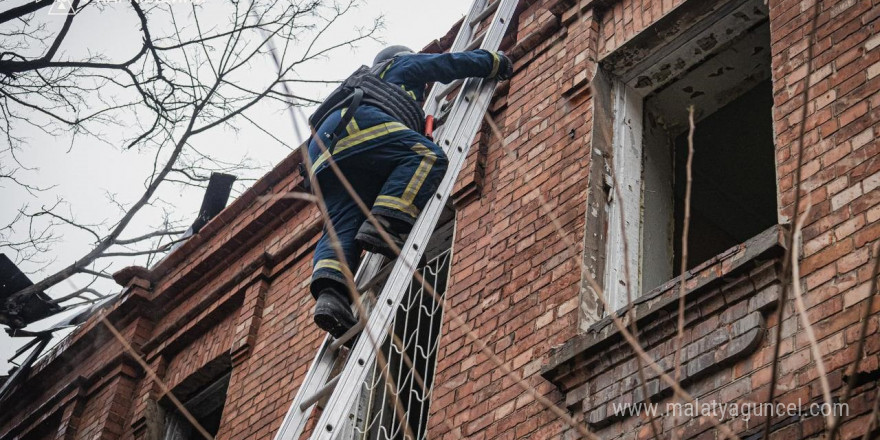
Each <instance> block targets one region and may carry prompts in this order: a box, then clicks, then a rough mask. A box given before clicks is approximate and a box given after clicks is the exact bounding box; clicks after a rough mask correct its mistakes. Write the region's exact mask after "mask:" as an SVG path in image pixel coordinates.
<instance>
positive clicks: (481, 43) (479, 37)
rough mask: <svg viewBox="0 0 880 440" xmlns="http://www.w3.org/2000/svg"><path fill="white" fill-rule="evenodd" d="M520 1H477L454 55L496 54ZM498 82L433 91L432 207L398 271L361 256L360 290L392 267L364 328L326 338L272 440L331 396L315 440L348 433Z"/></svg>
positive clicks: (293, 430) (296, 430)
mask: <svg viewBox="0 0 880 440" xmlns="http://www.w3.org/2000/svg"><path fill="white" fill-rule="evenodd" d="M517 4H518V0H494V1H493V0H475V1H474V3H473V4H472V5H471V9H470V12H468V15H467V17H465V19H464V21H463V23H462V25H461V28H460V29H459V32H458V35H457V36H456V38H455V41H454V43H453V45H452V48H451V50H450V52H460V51H465V50H472V49H477V48H482V49H486V50H490V51H495V50H498V47H499V46H500V44H501V40H502V38H503V37H504V34H505V33H506V31H507V27H508V24H509V23H510V21H511V20H512V19H513V14H514V11H515V9H516V6H517ZM493 14H494V15H493ZM489 16H492V19H491V21H490V22H489V25H488V27H486V26H483V27H482V28H485V31H482V32H478V31H479V30H480V29H479V28H481V26H480V23H481V22H483V21H484V20H485V19H486V18H488V17H489ZM496 85H497V81H495V80H489V79H482V78H469V79H466V80H457V81H454V82H452V83H450V84H446V85H443V84H439V83H438V84H436V85H435V86H434V87H433V88H432V90H431V93H430V94H429V96H428V98H427V100H426V101H425V106H424V109H425V113H426V114H428V115H438V114H440V115H442V116H440V118H438V119H445V123H443V125H442V126H441V127H440V128H438V130H437V135H436V142H437V145H439V146H440V147H441V148H443V150H444V151H445V152H446V155H447V157H448V159H449V165H448V168H447V171H446V175H445V176H444V177H443V180H442V181H441V183H440V186H439V187H438V189H437V192H436V194H435V197H433V198H432V199H431V200H430V201H429V202H428V204H427V205H426V206H425V209H424V211H423V212H422V214H421V215H420V216H419V218H418V220H417V221H416V223H415V225H414V226H413V229H412V231H411V233H410V234H409V237H408V239H407V241H406V243H405V244H404V246H403V249H401V253H400V256H399V257H398V258H397V260H396V261H395V263H394V265H393V267H391V265H386V266H387V267H385V268H383V263H384V262H385V260H386V259H385V258H384V257H383V256H381V255H379V254H373V253H368V254H367V256H366V257H365V258H364V261H363V262H362V263H361V265H360V267H359V268H358V270H357V273H356V275H355V284H356V285H357V286H358V290H359V291H361V292H362V293H363V292H364V291H365V290H367V289H368V288H372V287H374V286H375V284H377V283H378V281H377V280H379V279H381V278H382V277H383V276H384V272H386V271H387V268H388V267H391V271H390V275H388V278H387V280H386V281H385V285H384V287H383V288H382V294H381V295H380V296H379V298H378V300H377V302H376V305H375V307H374V308H373V310H372V311H371V312H370V316H369V319H368V320H367V321H366V323H365V324H364V320H363V319H361V321H360V322H359V325H356V326H355V327H354V328H353V329H352V330H350V331H349V332H348V333H346V334H345V335H343V336H342V337H340V338H339V339H334V338H333V337H332V336H330V335H327V336H326V337H325V338H324V342H323V343H322V344H321V347H320V348H319V349H318V352H317V354H316V356H315V359H314V360H313V361H312V364H311V366H310V367H309V370H308V372H307V373H306V376H305V378H304V379H303V383H302V385H300V387H299V390H298V391H297V394H296V397H295V398H294V400H293V403H292V404H291V406H290V409H289V410H288V411H287V415H286V416H285V417H284V421H283V422H282V424H281V428H280V429H279V430H278V433H277V434H276V435H275V440H298V439H299V438H300V436H301V434H302V432H303V430H304V429H305V426H306V424H307V422H308V420H309V417H310V416H311V413H312V409H313V408H314V406H315V404H316V403H318V402H319V401H320V400H322V399H323V398H325V397H327V395H330V398H329V400H328V402H327V404H326V405H325V407H324V410H323V413H322V414H321V417H320V419H319V420H318V422H317V425H316V426H315V428H314V431H313V432H312V435H311V438H312V439H335V438H339V436H340V435H341V434H342V432H343V431H344V430H345V429H344V424H345V421H346V420H347V419H348V418H349V416H350V414H349V413H351V412H352V408H353V407H354V404H355V401H356V400H357V398H358V392H357V390H359V389H360V388H359V387H360V386H361V384H362V383H363V382H364V381H365V380H366V378H367V375H368V372H369V368H370V366H371V365H372V363H373V362H375V360H376V353H375V351H374V350H376V349H378V348H374V347H373V346H372V341H371V338H370V337H369V335H372V337H373V338H375V340H376V342H377V344H380V345H381V344H382V343H383V342H384V339H385V337H387V335H386V333H387V332H386V329H387V328H388V326H389V325H390V323H391V319H392V317H393V315H394V313H395V311H396V310H397V308H398V307H399V305H400V302H401V300H402V298H403V296H404V294H405V292H406V290H407V287H408V286H409V284H410V282H411V281H412V277H413V271H414V270H415V268H416V266H417V264H418V262H419V260H420V258H421V256H422V254H423V252H424V251H425V248H426V246H427V244H428V241H429V240H430V238H431V234H432V232H433V231H434V228H435V227H436V226H437V222H438V220H439V218H440V214H441V213H442V211H443V208H444V206H445V205H446V201H447V199H448V198H449V195H450V193H451V192H452V188H453V186H454V184H455V180H456V178H457V177H458V173H459V171H461V168H462V166H463V165H464V162H465V158H466V157H467V153H468V150H469V149H470V145H471V142H472V140H473V138H474V136H476V134H477V131H478V130H479V129H480V126H481V125H482V122H483V116H484V115H485V113H486V110H487V109H488V107H489V103H490V101H491V99H492V95H493V94H494V92H495V87H496ZM459 88H460V89H459ZM456 89H459V92H458V94H457V95H455V97H454V99H453V100H452V101H451V103H450V101H449V98H448V97H449V95H451V94H452V92H454V91H455V90H456ZM450 104H451V105H450ZM380 272H382V273H380ZM361 330H363V331H365V332H369V333H368V334H365V335H362V337H360V338H358V341H357V343H356V344H355V345H354V347H353V348H352V349H351V350H350V351H349V353H348V358H347V360H346V364H345V367H344V368H343V370H342V372H341V373H340V374H339V375H337V376H335V377H332V378H331V377H330V375H331V373H332V371H333V370H334V366H335V365H336V362H337V358H338V356H339V352H340V350H341V349H342V347H343V345H344V344H345V343H346V342H347V341H348V340H349V339H351V338H353V337H354V336H355V335H356V334H357V333H359V332H360V331H361ZM352 415H353V414H352ZM404 423H405V422H404Z"/></svg>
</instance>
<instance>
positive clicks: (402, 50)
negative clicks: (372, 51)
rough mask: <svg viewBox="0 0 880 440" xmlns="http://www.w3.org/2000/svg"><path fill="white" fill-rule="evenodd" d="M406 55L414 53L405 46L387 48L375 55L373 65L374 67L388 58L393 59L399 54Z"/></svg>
mask: <svg viewBox="0 0 880 440" xmlns="http://www.w3.org/2000/svg"><path fill="white" fill-rule="evenodd" d="M407 53H414V52H413V50H412V49H410V48H408V47H406V46H400V45H397V46H388V47H386V48H385V49H382V50H380V51H379V53H378V54H376V58H373V65H374V66H375V65H377V64H379V63H381V62H382V61H385V60H387V59H390V58H394V57H395V56H397V55H400V54H407Z"/></svg>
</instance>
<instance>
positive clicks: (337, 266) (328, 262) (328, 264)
mask: <svg viewBox="0 0 880 440" xmlns="http://www.w3.org/2000/svg"><path fill="white" fill-rule="evenodd" d="M318 269H333V270H338V271H339V272H342V263H340V262H339V261H336V260H333V259H329V258H326V259H323V260H318V263H317V264H315V270H318Z"/></svg>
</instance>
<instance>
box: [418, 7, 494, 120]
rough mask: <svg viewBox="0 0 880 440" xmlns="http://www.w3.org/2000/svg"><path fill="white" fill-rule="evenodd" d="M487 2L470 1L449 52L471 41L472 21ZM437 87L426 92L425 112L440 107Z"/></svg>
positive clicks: (455, 50)
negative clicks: (469, 6)
mask: <svg viewBox="0 0 880 440" xmlns="http://www.w3.org/2000/svg"><path fill="white" fill-rule="evenodd" d="M496 1H497V0H496ZM488 3H489V0H474V2H473V3H471V9H470V11H468V14H467V16H465V17H464V20H462V23H461V28H459V29H458V34H456V35H455V40H453V42H452V46H451V47H450V48H449V52H450V53H451V52H461V51H463V50H464V48H465V47H467V45H468V44H470V43H471V41H472V40H473V37H474V32H475V30H476V25H474V24H472V22H473V20H474V19H475V18H476V17H478V16H480V14H482V13H483V12H484V11H485V10H486V9H487V7H488V6H489V5H488ZM439 88H440V83H436V84H434V87H432V88H431V92H430V93H428V98H427V99H426V100H425V106H424V109H425V113H426V114H429V115H436V114H437V110H439V108H440V105H439V103H438V102H437V101H439V98H437V92H438V89H439Z"/></svg>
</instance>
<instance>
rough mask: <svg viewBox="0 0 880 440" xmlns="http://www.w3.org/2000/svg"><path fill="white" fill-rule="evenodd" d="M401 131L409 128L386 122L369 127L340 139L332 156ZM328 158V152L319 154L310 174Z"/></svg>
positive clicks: (397, 123)
mask: <svg viewBox="0 0 880 440" xmlns="http://www.w3.org/2000/svg"><path fill="white" fill-rule="evenodd" d="M403 130H409V128H407V127H406V125H403V124H401V123H400V122H386V123H384V124H379V125H376V126H373V127H370V128H368V129H366V130H360V131H358V132H356V133H353V134H350V135H348V136H346V137H344V138H342V139H341V140H340V141H339V142H337V143H336V148H334V149H333V154H337V153H339V152H342V151H345V150H347V149H349V148H351V147H354V146H357V145H360V144H362V143H364V142H368V141H371V140H373V139H376V138H379V137H382V136H385V135H388V134H391V133H396V132H398V131H403ZM329 158H330V152H329V151H324V152H323V153H321V155H320V156H318V159H316V160H315V163H314V164H312V170H311V173H312V174H314V172H315V170H317V169H318V167H319V166H320V165H321V164H323V163H324V162H326V161H327V159H329Z"/></svg>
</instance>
